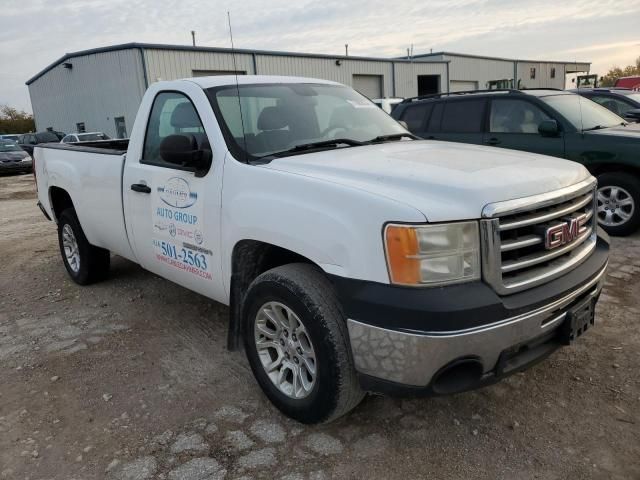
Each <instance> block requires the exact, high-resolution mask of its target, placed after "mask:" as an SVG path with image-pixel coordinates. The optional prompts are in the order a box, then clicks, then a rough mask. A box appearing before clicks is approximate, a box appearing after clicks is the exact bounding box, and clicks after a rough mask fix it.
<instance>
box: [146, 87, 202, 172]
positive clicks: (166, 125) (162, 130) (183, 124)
mask: <svg viewBox="0 0 640 480" xmlns="http://www.w3.org/2000/svg"><path fill="white" fill-rule="evenodd" d="M169 135H187V136H189V137H191V139H192V144H193V145H194V150H196V149H199V150H211V145H210V144H209V140H208V139H207V135H206V133H205V132H204V127H203V126H202V121H201V120H200V117H199V116H198V113H197V112H196V109H195V107H194V106H193V103H191V100H189V98H187V97H186V96H185V95H183V94H181V93H177V92H163V93H160V94H158V95H157V96H156V98H155V100H154V101H153V107H152V108H151V114H150V115H149V122H148V124H147V133H146V135H145V140H144V151H143V156H142V160H141V162H142V163H149V164H152V165H158V166H160V167H168V168H178V167H177V166H176V165H175V164H172V163H168V162H165V161H164V160H162V158H161V157H160V143H161V142H162V140H164V139H165V138H167V137H168V136H169Z"/></svg>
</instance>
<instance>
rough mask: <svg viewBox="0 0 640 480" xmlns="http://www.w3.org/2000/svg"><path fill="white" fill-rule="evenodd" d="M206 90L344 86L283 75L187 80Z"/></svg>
mask: <svg viewBox="0 0 640 480" xmlns="http://www.w3.org/2000/svg"><path fill="white" fill-rule="evenodd" d="M183 80H188V81H191V82H194V83H197V84H198V85H200V87H202V88H203V89H205V88H212V87H220V86H225V85H235V84H236V81H237V83H238V84H239V85H258V84H264V83H316V84H317V83H322V84H326V85H342V84H341V83H337V82H332V81H329V80H321V79H319V78H307V77H287V76H281V75H237V76H236V75H214V76H211V77H194V78H185V79H183Z"/></svg>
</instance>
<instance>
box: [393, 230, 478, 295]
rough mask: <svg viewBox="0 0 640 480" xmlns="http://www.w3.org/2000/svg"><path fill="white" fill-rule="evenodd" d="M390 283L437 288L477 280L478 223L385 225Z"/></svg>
mask: <svg viewBox="0 0 640 480" xmlns="http://www.w3.org/2000/svg"><path fill="white" fill-rule="evenodd" d="M384 241H385V250H386V254H387V265H388V268H389V279H390V280H391V283H395V284H399V285H414V286H420V285H425V286H439V285H446V284H450V283H460V282H469V281H472V280H478V279H479V278H480V239H479V234H478V222H459V223H441V224H437V225H420V226H417V225H394V224H390V225H387V227H386V228H385V231H384Z"/></svg>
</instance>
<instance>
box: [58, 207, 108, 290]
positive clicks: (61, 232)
mask: <svg viewBox="0 0 640 480" xmlns="http://www.w3.org/2000/svg"><path fill="white" fill-rule="evenodd" d="M58 243H59V245H60V254H61V255H62V261H63V263H64V266H65V268H66V269H67V272H68V273H69V276H70V277H71V279H72V280H73V281H74V282H76V283H78V284H80V285H88V284H90V283H94V282H97V281H99V280H102V279H104V278H106V276H107V275H108V273H109V265H110V255H109V251H108V250H105V249H104V248H99V247H95V246H93V245H91V244H90V243H89V241H88V240H87V237H85V235H84V232H83V231H82V227H81V226H80V222H79V221H78V217H77V216H76V212H75V210H74V209H73V208H67V209H66V210H64V211H63V212H62V214H61V215H60V218H59V219H58Z"/></svg>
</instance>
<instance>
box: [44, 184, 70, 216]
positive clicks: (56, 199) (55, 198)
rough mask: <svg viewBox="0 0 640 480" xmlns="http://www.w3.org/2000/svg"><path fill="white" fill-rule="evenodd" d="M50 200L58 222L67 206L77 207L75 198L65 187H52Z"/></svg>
mask: <svg viewBox="0 0 640 480" xmlns="http://www.w3.org/2000/svg"><path fill="white" fill-rule="evenodd" d="M49 202H50V205H51V210H52V211H53V216H54V220H55V221H56V222H58V219H59V218H60V215H61V214H62V212H64V211H65V210H66V209H67V208H73V209H74V210H75V207H74V205H73V200H71V195H69V192H67V191H66V190H65V189H64V188H60V187H55V186H54V187H50V188H49Z"/></svg>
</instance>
